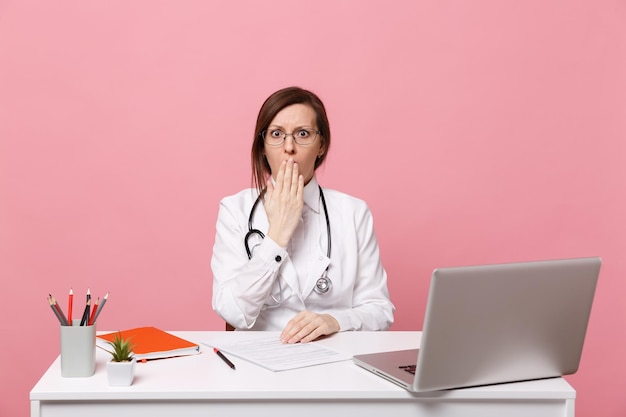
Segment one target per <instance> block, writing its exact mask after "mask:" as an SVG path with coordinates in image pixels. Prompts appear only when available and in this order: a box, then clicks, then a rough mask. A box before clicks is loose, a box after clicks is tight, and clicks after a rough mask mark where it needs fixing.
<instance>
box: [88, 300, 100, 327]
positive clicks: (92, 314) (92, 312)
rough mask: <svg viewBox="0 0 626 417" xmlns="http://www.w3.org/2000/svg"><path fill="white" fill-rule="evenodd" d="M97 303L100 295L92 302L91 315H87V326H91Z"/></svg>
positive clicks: (94, 317)
mask: <svg viewBox="0 0 626 417" xmlns="http://www.w3.org/2000/svg"><path fill="white" fill-rule="evenodd" d="M98 304H100V297H98V298H97V299H96V302H95V303H94V304H93V308H92V309H91V316H89V322H88V323H87V326H92V325H93V322H94V320H95V319H96V311H98Z"/></svg>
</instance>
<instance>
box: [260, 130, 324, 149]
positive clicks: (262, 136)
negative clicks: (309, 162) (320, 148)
mask: <svg viewBox="0 0 626 417" xmlns="http://www.w3.org/2000/svg"><path fill="white" fill-rule="evenodd" d="M268 130H270V129H265V130H263V131H262V132H261V133H260V135H261V139H263V143H265V144H266V145H267V146H272V147H278V146H282V145H283V144H284V143H285V141H286V140H287V136H291V138H292V139H293V141H294V142H295V143H296V144H298V145H300V146H309V145H313V143H315V140H316V139H317V137H318V136H319V135H320V133H322V132H321V131H320V130H313V129H305V128H298V129H296V130H294V131H292V132H290V133H287V132H285V131H283V130H282V129H271V130H278V131H280V132H282V133H283V134H284V135H285V136H283V140H282V141H281V142H280V143H268V142H267V140H266V139H265V135H266V134H267V132H268ZM303 130H305V131H307V132H309V133H315V136H314V137H313V139H312V140H311V142H307V143H300V142H299V141H298V139H297V138H296V136H295V135H294V133H296V132H300V131H303Z"/></svg>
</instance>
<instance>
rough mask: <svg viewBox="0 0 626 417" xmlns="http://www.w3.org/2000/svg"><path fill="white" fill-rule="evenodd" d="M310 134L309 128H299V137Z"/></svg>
mask: <svg viewBox="0 0 626 417" xmlns="http://www.w3.org/2000/svg"><path fill="white" fill-rule="evenodd" d="M308 136H309V131H308V130H304V129H302V130H298V137H299V138H306V137H308Z"/></svg>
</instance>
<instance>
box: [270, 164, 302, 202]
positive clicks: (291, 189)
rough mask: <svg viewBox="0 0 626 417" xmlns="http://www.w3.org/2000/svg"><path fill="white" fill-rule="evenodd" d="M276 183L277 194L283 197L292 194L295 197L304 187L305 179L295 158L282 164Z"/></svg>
mask: <svg viewBox="0 0 626 417" xmlns="http://www.w3.org/2000/svg"><path fill="white" fill-rule="evenodd" d="M274 181H275V183H276V184H275V188H276V190H277V192H278V193H279V194H281V195H283V196H284V195H289V194H290V195H292V196H294V197H295V196H296V195H297V193H298V191H300V189H301V188H302V187H303V186H304V178H303V177H302V176H301V175H300V173H299V168H298V163H297V162H294V160H293V158H289V159H288V160H286V161H283V162H282V163H281V164H280V167H279V168H278V174H277V175H276V178H275V179H274ZM283 193H284V194H283Z"/></svg>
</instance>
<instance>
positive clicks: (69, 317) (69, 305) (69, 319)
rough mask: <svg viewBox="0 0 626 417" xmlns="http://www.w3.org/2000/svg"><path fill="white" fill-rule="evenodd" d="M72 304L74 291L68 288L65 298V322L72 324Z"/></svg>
mask: <svg viewBox="0 0 626 417" xmlns="http://www.w3.org/2000/svg"><path fill="white" fill-rule="evenodd" d="M73 306H74V291H73V290H72V289H71V288H70V295H69V297H68V300H67V322H68V325H69V326H71V325H72V308H73Z"/></svg>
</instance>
